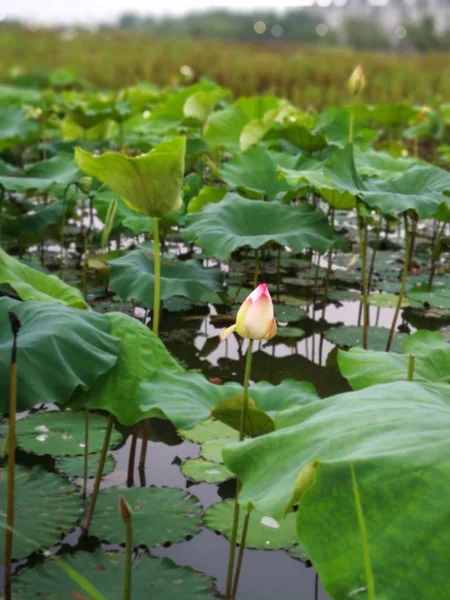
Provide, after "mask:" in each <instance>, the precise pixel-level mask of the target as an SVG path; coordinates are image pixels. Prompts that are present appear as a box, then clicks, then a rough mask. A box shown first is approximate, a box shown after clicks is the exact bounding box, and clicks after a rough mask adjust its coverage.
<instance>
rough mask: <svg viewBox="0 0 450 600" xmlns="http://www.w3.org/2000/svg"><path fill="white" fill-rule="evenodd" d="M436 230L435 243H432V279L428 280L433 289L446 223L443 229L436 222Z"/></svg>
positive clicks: (434, 234) (443, 224)
mask: <svg viewBox="0 0 450 600" xmlns="http://www.w3.org/2000/svg"><path fill="white" fill-rule="evenodd" d="M435 225H436V227H435V230H434V233H433V241H432V245H431V248H432V250H431V252H432V255H431V270H430V277H429V278H428V287H429V288H431V286H432V285H433V279H434V275H435V273H436V262H437V260H438V258H439V254H440V253H441V243H440V239H439V237H440V235H442V233H443V232H444V228H445V222H444V223H442V229H441V228H440V227H439V224H438V222H437V221H436V222H435Z"/></svg>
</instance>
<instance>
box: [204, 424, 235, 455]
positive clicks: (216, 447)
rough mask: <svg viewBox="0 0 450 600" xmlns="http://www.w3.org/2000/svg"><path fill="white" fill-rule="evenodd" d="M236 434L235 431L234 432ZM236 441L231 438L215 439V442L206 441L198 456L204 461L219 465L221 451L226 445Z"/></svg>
mask: <svg viewBox="0 0 450 600" xmlns="http://www.w3.org/2000/svg"><path fill="white" fill-rule="evenodd" d="M236 433H237V431H236ZM236 441H237V440H236V439H234V438H231V437H226V438H217V439H215V440H207V441H206V442H204V443H203V444H202V447H201V450H200V454H201V456H202V457H203V458H204V459H205V460H209V461H211V462H215V463H221V462H223V461H222V450H223V448H225V446H228V444H231V443H233V442H236Z"/></svg>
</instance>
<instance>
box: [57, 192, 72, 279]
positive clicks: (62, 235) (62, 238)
mask: <svg viewBox="0 0 450 600" xmlns="http://www.w3.org/2000/svg"><path fill="white" fill-rule="evenodd" d="M71 185H72V184H71V183H69V185H68V186H67V187H66V189H65V190H64V198H63V214H62V219H61V232H60V242H59V245H60V247H61V251H60V255H59V278H60V279H62V278H63V266H64V244H65V224H66V214H67V194H68V193H69V188H70V186H71Z"/></svg>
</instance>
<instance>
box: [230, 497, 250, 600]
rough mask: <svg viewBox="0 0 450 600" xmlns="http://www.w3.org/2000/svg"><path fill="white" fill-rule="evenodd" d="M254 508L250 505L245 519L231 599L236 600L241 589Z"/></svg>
mask: <svg viewBox="0 0 450 600" xmlns="http://www.w3.org/2000/svg"><path fill="white" fill-rule="evenodd" d="M252 509H253V506H252V505H251V504H249V505H248V506H247V513H246V515H245V519H244V525H243V527H242V534H241V541H240V542H239V554H238V558H237V563H236V573H235V576H234V583H233V591H232V592H231V597H232V598H236V594H237V591H238V587H239V578H240V576H241V569H242V561H243V560H244V552H245V542H246V541H247V532H248V523H249V521H250V513H251V512H252Z"/></svg>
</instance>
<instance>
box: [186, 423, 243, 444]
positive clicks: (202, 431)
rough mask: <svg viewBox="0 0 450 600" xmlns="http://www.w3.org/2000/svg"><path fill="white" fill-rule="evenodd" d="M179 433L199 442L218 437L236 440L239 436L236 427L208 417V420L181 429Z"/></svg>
mask: <svg viewBox="0 0 450 600" xmlns="http://www.w3.org/2000/svg"><path fill="white" fill-rule="evenodd" d="M179 433H180V435H182V436H183V437H185V438H186V439H188V440H190V441H191V442H197V443H199V444H203V443H204V442H206V441H208V440H215V439H217V438H224V437H229V438H234V439H236V440H237V439H238V438H239V433H238V432H237V431H236V430H235V429H233V428H231V427H229V426H228V425H225V423H222V422H221V421H215V420H214V419H206V421H203V422H202V423H199V424H198V425H196V426H195V427H194V428H193V429H180V430H179Z"/></svg>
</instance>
